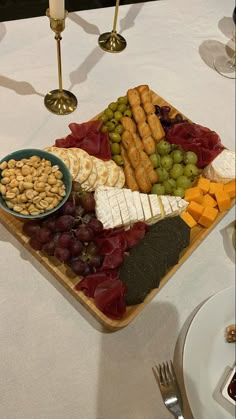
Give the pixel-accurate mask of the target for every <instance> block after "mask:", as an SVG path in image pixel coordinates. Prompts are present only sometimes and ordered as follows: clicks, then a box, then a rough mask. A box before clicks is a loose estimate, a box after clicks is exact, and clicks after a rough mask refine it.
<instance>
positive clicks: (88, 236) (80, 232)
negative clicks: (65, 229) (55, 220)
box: [75, 225, 94, 242]
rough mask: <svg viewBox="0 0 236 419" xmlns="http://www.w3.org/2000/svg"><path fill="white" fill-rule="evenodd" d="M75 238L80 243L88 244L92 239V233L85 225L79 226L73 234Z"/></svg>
mask: <svg viewBox="0 0 236 419" xmlns="http://www.w3.org/2000/svg"><path fill="white" fill-rule="evenodd" d="M75 235H76V237H78V239H79V240H81V241H82V242H89V241H91V240H93V238H94V232H93V230H92V229H91V228H90V227H87V226H86V225H81V226H79V227H78V228H77V230H76V232H75Z"/></svg>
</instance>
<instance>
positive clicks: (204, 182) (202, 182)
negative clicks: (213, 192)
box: [197, 176, 211, 194]
mask: <svg viewBox="0 0 236 419" xmlns="http://www.w3.org/2000/svg"><path fill="white" fill-rule="evenodd" d="M210 183H211V181H210V180H209V179H207V178H205V177H202V176H201V177H200V178H199V179H198V183H197V186H198V187H199V188H200V189H201V190H202V191H203V193H204V194H205V193H207V192H208V191H209V187H210Z"/></svg>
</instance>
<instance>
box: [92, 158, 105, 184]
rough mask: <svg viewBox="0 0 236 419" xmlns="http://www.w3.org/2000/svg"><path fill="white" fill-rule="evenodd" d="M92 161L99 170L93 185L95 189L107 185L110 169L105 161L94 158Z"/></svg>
mask: <svg viewBox="0 0 236 419" xmlns="http://www.w3.org/2000/svg"><path fill="white" fill-rule="evenodd" d="M92 161H93V164H95V166H96V169H97V179H96V181H95V183H94V185H93V188H94V189H96V188H97V187H98V186H103V185H105V183H106V181H107V178H108V169H107V167H106V165H105V163H104V161H103V160H101V159H98V158H97V157H92Z"/></svg>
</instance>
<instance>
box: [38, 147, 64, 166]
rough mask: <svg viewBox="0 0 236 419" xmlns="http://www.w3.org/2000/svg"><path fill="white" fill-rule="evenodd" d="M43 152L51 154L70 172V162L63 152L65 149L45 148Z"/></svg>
mask: <svg viewBox="0 0 236 419" xmlns="http://www.w3.org/2000/svg"><path fill="white" fill-rule="evenodd" d="M44 150H45V151H47V152H48V153H52V154H54V155H55V156H57V157H59V158H60V159H61V160H62V161H63V163H65V165H66V167H67V169H69V170H70V160H69V158H68V156H67V154H66V152H65V150H67V149H66V148H60V147H46V148H44Z"/></svg>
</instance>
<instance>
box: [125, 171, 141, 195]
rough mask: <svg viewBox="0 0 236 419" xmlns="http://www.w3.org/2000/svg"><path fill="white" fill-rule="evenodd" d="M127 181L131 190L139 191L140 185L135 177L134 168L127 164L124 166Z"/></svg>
mask: <svg viewBox="0 0 236 419" xmlns="http://www.w3.org/2000/svg"><path fill="white" fill-rule="evenodd" d="M124 174H125V183H126V185H127V186H128V188H129V189H131V191H139V185H138V183H137V182H136V179H135V173H134V169H133V168H132V167H131V166H130V164H127V165H126V166H125V168H124Z"/></svg>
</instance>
